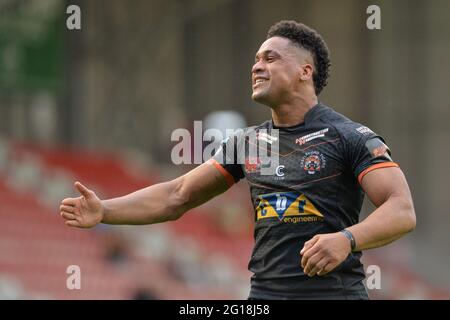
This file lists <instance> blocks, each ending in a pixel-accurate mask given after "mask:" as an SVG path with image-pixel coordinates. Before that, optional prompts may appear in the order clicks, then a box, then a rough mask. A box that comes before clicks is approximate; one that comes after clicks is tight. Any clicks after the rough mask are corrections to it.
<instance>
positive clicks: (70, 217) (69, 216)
mask: <svg viewBox="0 0 450 320" xmlns="http://www.w3.org/2000/svg"><path fill="white" fill-rule="evenodd" d="M61 217H63V218H64V219H66V220H76V219H77V216H76V215H74V214H73V213H68V212H64V211H62V212H61Z"/></svg>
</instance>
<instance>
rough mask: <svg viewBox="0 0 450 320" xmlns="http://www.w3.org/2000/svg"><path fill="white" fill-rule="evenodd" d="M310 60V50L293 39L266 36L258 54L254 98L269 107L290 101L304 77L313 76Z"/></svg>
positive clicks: (253, 74) (253, 78)
mask: <svg viewBox="0 0 450 320" xmlns="http://www.w3.org/2000/svg"><path fill="white" fill-rule="evenodd" d="M308 62H309V61H308V54H307V53H306V52H305V51H304V50H302V49H300V48H298V47H296V46H295V45H294V44H292V43H291V41H290V40H288V39H286V38H282V37H272V38H269V39H267V40H266V41H265V42H264V43H263V44H262V45H261V47H260V48H259V50H258V52H257V53H256V56H255V64H254V65H253V68H252V88H253V94H252V99H253V100H254V101H256V102H259V103H262V104H265V105H268V106H270V107H272V106H276V105H279V104H281V103H285V102H288V101H289V99H291V98H292V96H293V95H295V94H297V93H298V92H299V91H300V90H301V86H302V81H303V80H307V79H309V77H310V76H311V77H312V66H311V64H308ZM305 68H306V69H305ZM308 72H309V73H311V74H310V75H308ZM305 76H306V78H305Z"/></svg>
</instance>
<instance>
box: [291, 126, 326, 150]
mask: <svg viewBox="0 0 450 320" xmlns="http://www.w3.org/2000/svg"><path fill="white" fill-rule="evenodd" d="M328 130H329V128H325V129H322V130H319V131H316V132H313V133H310V134H307V135H305V136H303V137H300V138H297V139H296V140H295V143H296V144H299V145H301V146H302V145H304V144H305V143H307V142H309V141H311V140H314V139H317V138H322V137H324V136H325V134H326V133H327V132H328Z"/></svg>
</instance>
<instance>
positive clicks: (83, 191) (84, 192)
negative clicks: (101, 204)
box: [75, 181, 92, 199]
mask: <svg viewBox="0 0 450 320" xmlns="http://www.w3.org/2000/svg"><path fill="white" fill-rule="evenodd" d="M75 188H77V190H78V192H80V193H81V195H83V196H84V197H85V198H86V199H88V198H89V197H90V196H91V195H92V191H91V190H89V189H88V188H86V187H85V186H84V185H82V184H81V183H80V182H78V181H77V182H75Z"/></svg>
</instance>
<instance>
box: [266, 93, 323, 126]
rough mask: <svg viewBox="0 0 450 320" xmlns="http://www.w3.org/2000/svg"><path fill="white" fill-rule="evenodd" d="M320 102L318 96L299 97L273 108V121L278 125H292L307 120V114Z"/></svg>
mask: <svg viewBox="0 0 450 320" xmlns="http://www.w3.org/2000/svg"><path fill="white" fill-rule="evenodd" d="M317 103H318V99H317V96H315V95H314V96H313V97H310V98H309V99H308V98H297V99H296V100H295V101H293V102H291V103H285V104H280V105H278V106H276V107H273V108H272V119H273V123H274V124H275V125H276V126H277V127H291V126H294V125H296V124H300V123H302V122H303V121H304V120H305V114H306V113H307V112H308V111H309V110H310V109H311V108H312V107H314V106H315V105H316V104H317Z"/></svg>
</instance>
